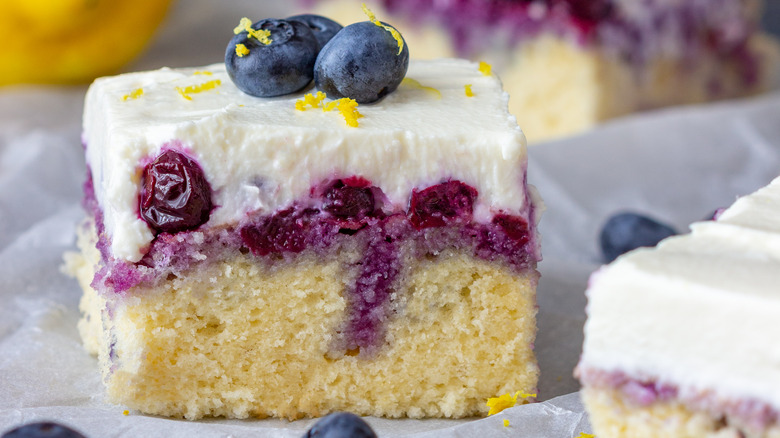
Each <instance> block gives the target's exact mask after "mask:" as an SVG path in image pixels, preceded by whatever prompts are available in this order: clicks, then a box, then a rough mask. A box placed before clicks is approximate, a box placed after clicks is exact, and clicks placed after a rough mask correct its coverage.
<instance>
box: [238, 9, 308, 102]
mask: <svg viewBox="0 0 780 438" xmlns="http://www.w3.org/2000/svg"><path fill="white" fill-rule="evenodd" d="M251 27H252V29H254V30H265V31H268V32H270V35H269V36H268V39H269V40H270V42H269V43H268V44H265V43H264V42H262V41H260V40H259V39H257V38H256V37H253V36H250V35H249V33H248V32H247V31H246V30H244V31H241V32H239V33H238V34H237V35H236V36H234V37H233V38H232V39H231V40H230V43H228V45H227V49H226V50H225V66H226V68H227V73H228V76H230V79H232V80H233V82H234V83H235V84H236V87H238V89H240V90H241V91H243V92H245V93H247V94H250V95H252V96H257V97H273V96H281V95H284V94H289V93H294V92H296V91H299V90H301V89H302V88H304V87H305V86H306V85H308V84H309V83H310V82H311V80H312V76H313V69H314V61H315V60H316V58H317V52H318V51H319V43H318V42H317V38H316V37H315V35H314V33H313V32H312V31H311V29H309V26H308V25H306V24H304V23H302V22H301V21H287V20H275V19H265V20H260V21H258V22H256V23H254V24H252V26H251ZM239 44H242V45H243V47H245V48H246V49H248V51H249V52H248V53H244V54H243V55H239V53H238V52H237V51H236V47H237V46H238V45H239Z"/></svg>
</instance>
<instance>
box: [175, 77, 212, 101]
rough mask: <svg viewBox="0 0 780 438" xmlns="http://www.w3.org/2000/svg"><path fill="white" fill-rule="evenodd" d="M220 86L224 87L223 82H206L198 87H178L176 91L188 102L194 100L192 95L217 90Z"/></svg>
mask: <svg viewBox="0 0 780 438" xmlns="http://www.w3.org/2000/svg"><path fill="white" fill-rule="evenodd" d="M220 85H222V81H221V80H219V79H214V80H213V81H208V82H204V83H202V84H198V85H190V86H188V87H184V88H182V87H176V91H178V92H179V94H180V95H181V97H183V98H185V99H187V100H192V96H190V94H197V93H201V92H203V91H206V90H211V89H213V88H216V87H218V86H220Z"/></svg>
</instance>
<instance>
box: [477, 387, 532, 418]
mask: <svg viewBox="0 0 780 438" xmlns="http://www.w3.org/2000/svg"><path fill="white" fill-rule="evenodd" d="M517 397H521V398H524V399H525V398H528V397H536V394H526V393H523V392H520V391H517V392H516V393H515V395H512V394H509V393H506V394H504V395H501V396H498V397H491V398H489V399H488V400H487V406H488V407H489V408H490V411H489V412H488V415H493V414H497V413H499V412H501V411H503V410H504V409H506V408H511V407H513V406H514V405H516V404H517Z"/></svg>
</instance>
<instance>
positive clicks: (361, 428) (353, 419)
mask: <svg viewBox="0 0 780 438" xmlns="http://www.w3.org/2000/svg"><path fill="white" fill-rule="evenodd" d="M303 438H376V433H374V430H373V429H371V426H369V425H368V423H366V422H365V421H363V419H362V418H360V417H358V416H357V415H355V414H351V413H349V412H336V413H333V414H330V415H328V416H326V417H323V418H322V419H320V420H319V421H318V422H316V423H315V424H314V426H312V428H311V429H309V430H308V431H307V432H306V435H304V436H303Z"/></svg>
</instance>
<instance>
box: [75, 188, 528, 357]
mask: <svg viewBox="0 0 780 438" xmlns="http://www.w3.org/2000/svg"><path fill="white" fill-rule="evenodd" d="M477 197H478V193H477V190H476V189H474V188H473V187H471V186H468V185H466V184H464V183H462V182H459V181H445V182H442V183H440V184H437V185H434V186H432V187H428V188H425V189H423V190H420V191H416V190H415V191H414V193H412V195H411V197H410V202H409V208H408V211H397V210H392V209H390V208H388V207H386V205H387V203H386V202H385V201H384V200H385V199H386V197H385V195H384V194H383V193H382V191H381V189H380V188H378V187H375V186H372V185H371V183H370V182H369V181H367V180H365V179H363V178H360V177H350V178H343V179H335V180H332V181H326V182H324V183H323V184H320V185H319V186H317V187H313V188H312V190H311V195H310V197H309V199H305V200H299V201H298V202H296V203H294V204H293V205H291V206H289V207H287V208H285V209H283V210H279V211H277V212H275V213H273V214H270V215H257V216H253V217H249V218H247V220H246V221H245V222H244V223H242V224H240V225H239V226H237V227H236V228H221V229H213V228H205V229H202V230H186V231H181V232H178V233H169V232H160V233H159V234H157V236H156V238H155V240H154V241H153V242H152V244H151V247H150V248H149V250H148V252H147V253H146V254H145V256H144V257H143V259H142V260H141V261H140V262H138V263H135V264H133V263H128V262H123V261H120V260H116V259H114V258H112V257H111V256H110V253H109V251H108V246H109V239H108V236H106V235H105V232H104V227H103V223H102V216H101V212H100V209H99V208H98V205H97V202H96V201H95V198H94V190H93V187H92V182H91V179H88V181H87V183H86V184H85V206H86V208H87V210H88V211H91V212H92V214H93V215H94V218H95V225H96V229H97V232H98V249H99V250H100V251H101V254H102V256H103V264H102V266H101V268H100V269H99V271H98V272H97V273H96V275H95V279H94V281H93V287H95V288H96V289H97V290H99V291H104V293H105V292H111V293H120V294H121V293H123V292H125V291H127V290H128V289H130V288H132V287H134V286H137V285H155V284H157V283H159V282H162V281H165V279H167V278H168V277H169V276H170V275H171V274H173V275H179V274H182V275H186V271H187V270H189V269H192V268H193V267H194V266H196V265H198V264H202V263H208V261H209V260H220V259H224V258H226V257H230V256H231V255H236V254H237V253H239V252H240V253H243V254H247V255H249V256H251V257H255V258H256V259H257V261H258V263H266V264H267V263H271V264H273V263H277V262H279V261H280V260H284V259H289V258H292V257H296V256H297V255H298V254H300V253H303V252H304V251H311V252H313V253H315V254H318V255H321V256H324V257H329V256H330V257H332V256H333V255H334V254H338V253H339V252H340V251H341V250H342V249H344V248H346V247H347V246H349V247H350V248H356V247H357V248H359V251H360V254H361V257H360V259H359V260H357V261H353V262H350V263H349V265H348V266H345V267H344V268H345V271H346V272H353V273H354V275H355V280H354V282H353V284H352V285H351V286H348V291H347V299H348V303H349V310H348V318H347V321H346V322H345V325H344V327H342V329H341V336H342V339H341V340H340V341H339V342H338V345H337V346H336V347H335V348H337V349H338V350H340V351H355V350H358V351H360V352H361V354H371V352H372V351H374V350H375V349H376V347H378V346H379V345H381V343H382V342H383V340H384V326H385V324H384V322H385V321H386V319H387V318H388V317H389V316H390V315H389V308H390V302H389V300H390V296H391V292H392V291H393V290H395V288H396V287H397V286H398V285H399V281H400V275H399V274H400V273H401V271H402V269H403V267H404V266H403V264H404V263H403V262H402V260H403V259H404V257H405V256H411V257H414V258H420V257H425V256H426V255H437V254H440V253H442V252H443V251H446V250H448V249H453V250H456V251H467V252H470V253H471V254H473V255H474V256H475V257H478V258H480V259H484V260H488V261H497V262H500V263H502V264H504V265H505V266H508V267H510V268H511V269H513V270H515V271H517V272H527V270H529V269H534V268H535V265H536V261H537V259H538V251H537V245H536V239H535V232H534V230H533V228H532V227H531V226H530V225H529V223H528V221H527V220H526V219H525V218H523V217H520V216H513V215H507V214H504V213H498V214H496V215H495V217H494V219H493V221H492V222H491V223H478V222H476V221H474V220H473V218H472V210H473V205H474V202H475V200H476V199H477ZM532 213H533V212H532V211H531V212H530V213H529V214H532ZM194 254H196V255H197V256H199V257H194V256H193V255H194ZM204 255H205V257H203V256H204Z"/></svg>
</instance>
